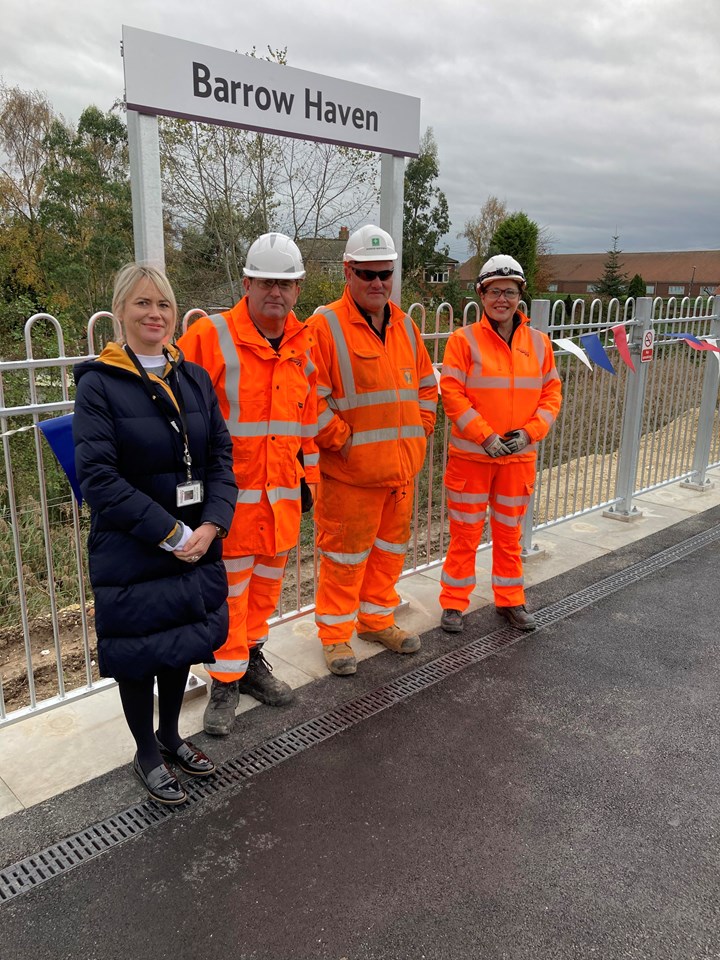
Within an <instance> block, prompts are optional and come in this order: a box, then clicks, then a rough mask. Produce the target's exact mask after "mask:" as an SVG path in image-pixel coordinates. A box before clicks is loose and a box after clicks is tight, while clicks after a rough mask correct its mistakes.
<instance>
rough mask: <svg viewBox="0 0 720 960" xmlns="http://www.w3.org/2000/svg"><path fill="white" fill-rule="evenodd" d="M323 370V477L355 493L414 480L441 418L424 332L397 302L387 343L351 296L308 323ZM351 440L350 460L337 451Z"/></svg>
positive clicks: (320, 310) (320, 438) (320, 379)
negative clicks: (352, 488) (348, 486)
mask: <svg viewBox="0 0 720 960" xmlns="http://www.w3.org/2000/svg"><path fill="white" fill-rule="evenodd" d="M309 323H310V325H311V327H312V330H313V334H314V336H315V340H316V346H315V350H314V352H313V358H314V360H315V362H316V364H317V367H318V436H317V442H318V446H319V448H320V470H321V472H322V473H324V474H327V475H328V476H330V477H334V478H335V479H336V480H341V481H342V482H343V483H349V484H353V485H354V486H358V487H394V486H395V485H401V484H406V483H408V482H409V481H410V480H412V479H413V477H415V475H416V474H417V473H418V472H419V471H420V468H421V467H422V463H423V459H424V457H425V445H426V440H425V438H426V436H427V435H428V434H430V433H431V432H432V429H433V427H434V425H435V415H436V412H437V396H438V391H437V381H436V379H435V374H434V372H433V368H432V363H431V362H430V357H429V356H428V352H427V350H426V349H425V344H424V343H423V342H422V339H421V337H420V332H419V330H418V329H417V327H416V326H415V324H414V323H413V321H412V320H411V319H410V317H409V316H407V314H405V313H404V312H403V311H402V310H401V309H400V308H399V307H397V306H395V304H394V303H391V304H390V318H389V320H388V323H387V326H386V329H385V342H384V343H383V342H382V340H381V339H380V338H379V337H378V336H377V335H376V334H375V333H373V331H372V330H371V329H370V327H369V325H368V323H367V321H366V320H365V319H364V317H363V316H362V314H361V313H360V312H359V310H358V308H357V306H356V304H355V302H354V300H353V299H352V297H351V296H350V293H349V292H348V290H347V287H346V288H345V292H344V293H343V296H342V297H341V299H340V300H336V301H335V302H334V303H331V304H329V305H328V306H326V307H318V309H317V310H316V312H315V313H314V314H313V316H312V317H311V318H310V320H309ZM350 434H352V446H351V448H350V455H349V457H348V459H347V461H346V460H344V459H343V458H342V456H341V455H340V452H339V451H340V449H341V448H342V446H343V445H344V443H345V441H346V440H347V439H348V437H349V436H350Z"/></svg>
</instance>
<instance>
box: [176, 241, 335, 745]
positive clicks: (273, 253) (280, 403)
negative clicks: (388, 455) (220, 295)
mask: <svg viewBox="0 0 720 960" xmlns="http://www.w3.org/2000/svg"><path fill="white" fill-rule="evenodd" d="M243 273H244V277H243V287H244V290H245V296H244V297H243V298H242V300H240V302H239V303H237V304H236V305H235V306H234V307H233V308H232V310H229V311H227V312H226V313H219V314H216V315H214V316H211V317H201V318H200V319H199V320H197V321H196V322H195V323H193V324H192V326H191V327H189V329H188V330H187V332H186V333H185V334H184V335H183V336H182V337H181V338H180V340H179V341H178V344H179V346H180V348H181V349H182V351H183V353H184V355H185V356H186V357H187V358H188V359H189V360H193V361H194V362H195V363H198V364H200V365H201V366H203V367H205V369H206V370H207V371H208V372H209V373H210V376H211V378H212V382H213V385H214V387H215V391H216V393H217V395H218V399H219V402H220V409H221V411H222V414H223V416H224V417H225V422H226V423H227V426H228V430H229V431H230V436H231V437H232V443H233V466H234V471H235V480H236V482H237V486H238V497H237V504H236V507H235V517H234V519H233V523H232V526H231V528H230V530H229V532H228V534H227V539H226V540H225V541H224V543H223V560H224V563H225V570H226V572H227V577H228V586H229V597H228V607H229V610H230V628H229V631H228V637H227V641H226V643H225V644H224V646H222V647H221V648H220V649H219V650H216V651H215V661H216V662H215V663H212V664H206V669H207V671H208V673H209V674H210V676H211V677H212V686H211V690H210V700H209V702H208V705H207V707H206V709H205V715H204V718H203V722H204V728H205V732H206V733H210V734H213V735H215V736H224V735H226V734H228V733H229V732H230V730H231V729H232V725H233V723H234V722H235V710H236V708H237V705H238V702H239V695H240V694H241V693H245V694H249V695H250V696H252V697H255V699H257V700H261V701H262V702H263V703H267V704H270V705H272V706H279V705H281V704H285V703H288V702H289V701H290V700H291V699H292V691H291V689H290V687H289V685H288V684H287V683H284V682H283V681H281V680H279V679H278V678H277V677H274V676H273V675H272V672H271V669H270V665H269V664H268V662H267V661H266V660H265V657H264V656H263V652H262V648H263V644H264V642H265V640H266V639H267V635H268V617H269V616H270V615H271V614H272V613H273V611H274V610H275V608H276V606H277V603H278V600H279V597H280V591H281V588H282V580H283V575H284V572H285V565H286V563H287V557H288V553H289V551H290V550H291V549H292V547H294V546H295V544H296V543H297V540H298V536H299V532H300V516H301V479H302V478H303V472H304V474H305V477H306V480H307V483H308V485H309V487H310V491H311V493H312V494H313V496H314V492H315V489H316V486H317V481H318V479H319V474H318V451H317V447H316V445H315V440H314V437H315V434H316V432H317V391H316V379H317V374H316V368H315V365H314V363H313V362H312V359H311V356H310V352H311V348H312V346H313V344H314V339H313V336H312V334H311V332H310V330H309V327H308V326H307V325H306V324H304V323H301V322H300V321H299V320H298V318H297V317H296V316H295V314H294V313H293V307H294V306H295V304H296V302H297V298H298V295H299V292H300V281H301V280H302V278H303V277H304V276H305V269H304V267H303V262H302V257H301V255H300V251H299V249H298V247H297V245H296V244H295V243H294V242H293V241H292V240H291V239H290V238H289V237H286V236H284V235H283V234H281V233H266V234H263V236H261V237H259V238H258V239H257V240H256V241H255V242H254V243H253V244H252V246H251V247H250V249H249V250H248V254H247V260H246V263H245V268H244V271H243ZM300 453H302V457H303V461H304V471H303V466H302V465H301V462H300V459H299V456H298V455H299V454H300Z"/></svg>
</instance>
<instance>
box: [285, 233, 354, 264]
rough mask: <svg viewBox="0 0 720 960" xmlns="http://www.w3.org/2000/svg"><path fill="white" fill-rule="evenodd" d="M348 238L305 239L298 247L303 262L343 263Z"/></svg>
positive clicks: (298, 243) (299, 241) (300, 241)
mask: <svg viewBox="0 0 720 960" xmlns="http://www.w3.org/2000/svg"><path fill="white" fill-rule="evenodd" d="M346 243H347V237H345V238H343V239H339V238H338V237H304V238H303V239H301V240H298V242H297V245H298V247H299V248H300V253H301V254H302V256H303V260H308V261H314V262H315V263H342V258H343V253H344V252H345V244H346Z"/></svg>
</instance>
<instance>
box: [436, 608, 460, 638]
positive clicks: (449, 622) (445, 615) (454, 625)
mask: <svg viewBox="0 0 720 960" xmlns="http://www.w3.org/2000/svg"><path fill="white" fill-rule="evenodd" d="M440 626H441V627H442V628H443V630H444V631H445V633H462V629H463V618H462V613H461V612H460V611H459V610H449V609H448V610H443V612H442V616H441V617H440Z"/></svg>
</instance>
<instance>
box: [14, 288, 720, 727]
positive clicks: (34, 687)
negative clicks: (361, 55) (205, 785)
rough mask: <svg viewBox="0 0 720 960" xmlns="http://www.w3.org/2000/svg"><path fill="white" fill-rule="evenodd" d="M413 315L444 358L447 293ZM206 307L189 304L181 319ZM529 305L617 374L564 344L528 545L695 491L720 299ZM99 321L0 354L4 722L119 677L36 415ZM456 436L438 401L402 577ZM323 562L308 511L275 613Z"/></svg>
mask: <svg viewBox="0 0 720 960" xmlns="http://www.w3.org/2000/svg"><path fill="white" fill-rule="evenodd" d="M523 309H526V308H523ZM409 312H410V313H411V315H412V316H413V319H414V320H415V321H416V323H417V324H418V326H419V327H420V330H421V333H422V335H423V339H424V341H425V343H426V346H427V348H428V352H429V353H430V356H431V359H432V361H433V364H434V365H435V367H436V368H439V366H440V365H441V363H442V356H443V353H444V348H445V344H446V342H447V339H448V337H449V336H450V334H451V333H452V331H453V329H454V328H455V327H456V326H457V323H456V320H455V318H454V316H453V311H452V308H451V307H450V305H449V304H445V303H443V304H440V305H439V306H438V307H437V309H436V310H435V311H434V312H432V313H431V314H428V312H427V311H426V310H425V308H424V307H423V306H422V305H420V304H413V306H412V307H411V308H410V311H409ZM200 313H202V311H198V310H195V311H190V313H188V314H186V316H185V319H184V324H185V325H187V322H188V320H189V319H190V317H191V316H194V315H195V314H200ZM529 313H530V316H531V320H532V323H533V326H535V327H537V328H538V329H541V330H544V331H545V332H547V333H548V334H549V335H550V336H551V338H552V339H553V340H559V339H563V338H564V339H569V340H572V341H573V342H576V341H578V340H579V338H580V337H582V336H585V335H588V334H590V335H593V334H594V335H596V336H599V337H600V339H601V341H602V340H604V341H605V343H604V346H605V350H606V353H607V356H608V358H609V359H610V361H611V363H612V365H613V367H614V369H615V374H614V375H613V374H611V373H609V372H608V371H606V370H604V369H602V368H601V367H599V366H586V365H585V364H584V363H582V362H581V360H580V359H579V358H578V357H577V356H576V355H575V354H574V353H573V352H571V351H569V350H566V349H556V354H555V356H556V363H557V367H558V371H559V373H560V376H561V379H562V381H563V395H564V400H563V406H562V408H561V411H560V415H559V417H558V419H557V422H556V424H555V427H554V428H553V430H552V431H551V432H550V434H549V435H548V437H547V438H546V439H545V440H544V441H543V442H542V443H541V444H540V448H539V453H538V469H537V476H536V485H535V493H534V498H533V503H532V504H531V509H529V510H528V513H527V515H526V518H525V522H524V525H523V548H524V551H525V553H526V554H529V553H531V552H532V550H533V542H532V538H533V533H534V532H535V531H537V530H539V529H541V528H546V527H549V526H552V525H554V524H557V523H560V522H561V521H563V520H567V519H569V518H571V517H577V516H579V515H582V514H585V513H589V512H591V511H594V510H597V509H599V508H603V509H604V510H605V511H606V512H607V514H608V515H610V516H617V517H618V518H619V519H625V520H630V519H632V518H633V517H635V516H638V515H639V514H638V512H637V510H636V508H635V506H634V505H633V498H634V497H636V496H637V495H638V494H640V493H642V492H646V491H648V490H651V489H653V488H656V487H659V486H662V485H665V484H668V483H672V482H674V481H678V480H683V481H684V482H686V483H687V484H689V485H691V486H693V487H695V488H697V489H704V488H706V487H707V486H708V480H707V477H706V471H707V469H708V467H710V466H717V465H718V464H720V437H719V431H718V388H719V385H720V362H718V359H717V358H718V356H720V354H716V353H713V352H710V351H708V350H695V349H691V347H690V346H689V345H688V342H687V341H686V340H683V339H679V338H678V336H677V335H678V334H680V333H682V334H689V335H691V336H692V337H694V338H696V340H697V341H699V345H702V344H703V343H707V341H708V339H716V338H718V337H719V336H720V298H712V297H711V298H709V299H707V300H703V299H702V298H697V299H695V300H693V301H691V300H689V299H687V298H685V299H683V300H681V301H677V300H675V299H671V300H669V301H667V302H666V301H663V300H660V299H657V300H654V301H653V300H652V299H650V298H640V299H638V300H637V301H636V302H633V301H631V300H629V301H627V302H626V303H625V304H624V305H622V304H620V303H619V302H618V301H617V300H613V301H610V303H609V304H603V303H602V302H601V301H599V300H597V301H594V302H592V303H591V304H585V303H584V302H583V301H581V300H578V301H576V302H575V305H574V308H573V311H572V315H571V316H569V317H568V316H567V315H566V312H565V307H564V304H563V303H562V302H560V301H558V302H557V303H555V304H554V305H553V304H551V303H550V302H549V301H546V300H535V301H533V302H532V303H531V304H530V308H529ZM476 319H479V308H478V306H477V304H474V303H470V304H468V306H467V307H466V308H465V310H464V313H463V316H462V317H461V318H460V320H459V322H460V323H461V324H465V323H471V322H473V321H474V320H476ZM617 325H622V326H623V327H624V329H625V331H626V333H627V338H628V342H629V352H630V359H631V362H632V363H633V365H634V367H635V370H634V372H633V371H632V370H631V369H630V368H629V367H628V366H627V365H626V363H625V362H624V360H623V359H622V357H621V353H620V350H619V347H618V346H617V344H616V342H615V339H611V337H610V335H609V333H608V331H610V329H611V328H612V327H613V326H617ZM98 331H99V332H100V333H101V334H102V336H101V337H100V339H101V340H102V342H105V340H107V339H110V338H112V337H115V336H117V335H118V333H119V330H118V327H117V324H116V322H115V321H114V320H113V318H112V316H111V315H110V314H108V313H106V312H101V313H97V314H95V315H93V317H91V318H90V320H89V322H88V329H87V344H88V352H87V354H83V355H77V356H74V355H71V356H66V353H65V341H64V337H63V331H62V329H61V327H60V324H59V323H58V322H57V320H55V319H54V318H53V317H50V316H48V315H46V314H38V315H36V316H34V317H31V318H30V319H29V320H28V321H27V323H26V325H25V331H24V347H25V357H24V358H23V359H15V360H2V361H0V435H1V436H2V444H3V458H4V480H3V478H2V477H0V541H1V543H0V727H1V726H3V725H6V724H9V723H12V722H16V721H18V720H21V719H22V718H24V717H27V716H30V715H33V714H35V713H38V712H40V711H44V710H48V709H51V708H52V707H55V706H58V705H60V704H62V703H67V702H68V701H69V700H72V699H76V698H79V697H84V696H87V695H89V694H91V693H93V692H95V691H97V690H100V689H103V688H106V687H107V686H108V685H110V684H112V683H113V681H111V680H103V679H101V678H100V677H99V675H98V672H97V667H96V664H95V661H94V656H93V644H94V636H93V630H92V619H93V618H92V612H93V611H92V604H91V603H88V588H87V569H86V552H85V537H86V534H87V528H88V511H87V508H86V507H84V508H83V509H82V510H79V509H78V506H77V502H76V501H75V500H74V498H73V497H72V496H71V495H70V492H69V486H68V482H67V479H66V477H65V475H64V474H63V472H62V471H61V469H60V468H59V466H58V464H57V463H56V461H55V458H54V456H53V455H52V454H51V453H50V451H49V449H48V448H47V446H46V445H45V441H44V440H42V438H41V436H40V432H39V431H38V430H37V428H36V425H37V424H38V423H39V422H40V421H42V420H46V419H48V418H49V417H53V416H56V415H58V414H63V413H67V412H69V411H70V410H72V407H73V390H74V388H73V384H72V380H71V377H70V369H71V367H72V366H73V365H74V364H75V363H78V362H80V361H82V360H85V359H88V358H89V357H91V356H94V355H95V354H96V352H97V348H96V339H98ZM48 332H49V333H50V336H48ZM648 333H650V334H652V335H654V338H655V343H654V349H653V355H652V362H642V361H641V359H640V358H641V353H642V352H643V348H644V347H645V346H646V337H647V335H648ZM696 345H698V344H696ZM38 353H44V354H45V356H42V357H38V356H37V355H36V354H38ZM448 435H449V423H448V421H447V420H446V418H445V416H444V413H443V410H442V403H441V404H440V405H439V415H438V423H437V428H436V431H435V434H434V436H432V437H431V438H430V441H429V444H428V454H427V457H426V460H425V465H424V467H423V469H422V471H421V473H420V475H419V476H418V478H417V481H416V500H415V515H414V527H413V534H412V540H411V544H410V548H409V550H408V555H407V558H406V567H405V570H404V572H403V576H409V575H411V574H413V573H417V572H421V571H423V570H427V569H430V568H432V567H437V566H439V565H440V564H442V562H443V559H444V555H445V552H446V544H447V540H448V531H447V516H446V510H445V499H444V488H443V484H442V477H443V472H444V468H445V463H446V457H447V444H448ZM316 572H317V561H316V557H315V551H314V535H313V525H312V520H311V519H308V518H304V520H303V525H302V528H301V536H300V540H299V543H298V547H297V548H296V549H295V550H294V551H293V557H291V561H290V563H289V564H288V569H287V573H286V577H285V582H284V587H283V594H282V598H281V603H280V606H279V608H278V611H277V615H276V616H275V618H274V620H273V621H272V623H273V624H277V623H280V622H283V621H287V620H290V619H293V618H295V617H298V616H300V615H302V614H304V613H307V612H309V611H311V610H312V609H313V597H314V587H315V581H316Z"/></svg>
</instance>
